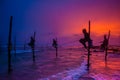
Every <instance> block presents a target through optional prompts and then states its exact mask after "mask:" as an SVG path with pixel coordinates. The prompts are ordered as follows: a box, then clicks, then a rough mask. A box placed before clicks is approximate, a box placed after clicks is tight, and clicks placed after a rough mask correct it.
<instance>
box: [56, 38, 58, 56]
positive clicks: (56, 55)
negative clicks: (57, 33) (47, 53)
mask: <svg viewBox="0 0 120 80" xmlns="http://www.w3.org/2000/svg"><path fill="white" fill-rule="evenodd" d="M56 43H57V38H56ZM57 57H58V44H56V58H57Z"/></svg>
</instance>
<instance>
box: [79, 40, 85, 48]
mask: <svg viewBox="0 0 120 80" xmlns="http://www.w3.org/2000/svg"><path fill="white" fill-rule="evenodd" d="M79 41H80V43H82V44H83V46H84V47H85V48H87V46H86V44H85V43H86V40H85V39H80V40H79Z"/></svg>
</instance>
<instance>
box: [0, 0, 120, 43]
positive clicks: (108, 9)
mask: <svg viewBox="0 0 120 80" xmlns="http://www.w3.org/2000/svg"><path fill="white" fill-rule="evenodd" d="M0 12H1V13H0V38H1V40H0V42H2V43H3V42H7V37H8V28H9V17H10V16H11V15H12V16H13V34H12V36H13V38H14V36H17V42H18V43H23V42H27V41H28V40H29V37H30V36H31V35H33V32H34V31H36V33H37V42H38V43H40V44H48V43H50V42H51V40H52V38H54V37H58V39H59V40H60V43H61V44H62V42H63V41H66V42H67V41H72V40H73V41H74V40H76V39H77V40H78V39H79V38H80V37H82V36H81V35H82V33H81V30H82V28H87V27H88V20H91V24H92V25H91V36H92V39H94V43H95V44H97V43H98V42H99V40H102V39H103V35H104V34H107V33H108V30H111V39H110V41H111V44H117V45H119V44H120V29H119V27H120V23H119V21H120V0H0ZM75 35H78V36H75ZM63 39H64V40H63ZM63 43H64V42H63ZM76 44H77V43H76ZM78 44H79V43H78Z"/></svg>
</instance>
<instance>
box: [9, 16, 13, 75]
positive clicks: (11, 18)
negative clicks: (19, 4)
mask: <svg viewBox="0 0 120 80" xmlns="http://www.w3.org/2000/svg"><path fill="white" fill-rule="evenodd" d="M12 20H13V16H10V28H9V35H8V73H10V72H11V70H12V66H11V48H12V42H11V37H12Z"/></svg>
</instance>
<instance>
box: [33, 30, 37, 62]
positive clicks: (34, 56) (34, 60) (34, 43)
mask: <svg viewBox="0 0 120 80" xmlns="http://www.w3.org/2000/svg"><path fill="white" fill-rule="evenodd" d="M35 36H36V32H34V36H33V39H34V44H33V48H32V53H33V61H34V62H35Z"/></svg>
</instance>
